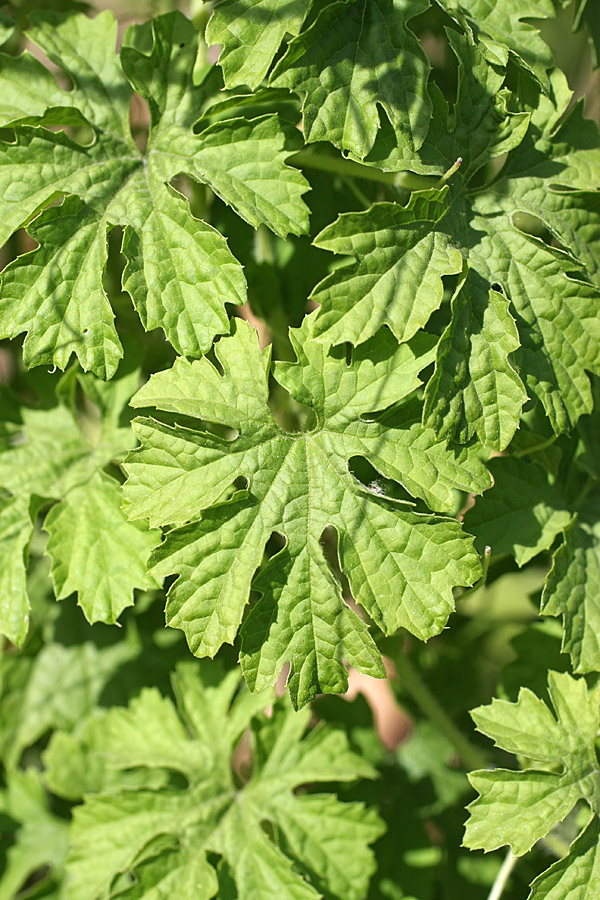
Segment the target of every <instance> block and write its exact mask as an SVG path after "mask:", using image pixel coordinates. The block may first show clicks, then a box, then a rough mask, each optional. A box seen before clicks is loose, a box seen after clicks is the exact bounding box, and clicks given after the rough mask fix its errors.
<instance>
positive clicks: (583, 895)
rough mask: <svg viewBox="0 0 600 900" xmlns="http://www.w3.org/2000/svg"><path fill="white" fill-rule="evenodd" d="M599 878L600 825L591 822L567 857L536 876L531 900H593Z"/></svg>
mask: <svg viewBox="0 0 600 900" xmlns="http://www.w3.org/2000/svg"><path fill="white" fill-rule="evenodd" d="M599 878H600V823H599V822H598V819H597V818H594V819H593V820H592V821H591V822H590V824H589V825H588V827H587V828H586V829H585V831H584V832H583V834H581V835H580V836H579V837H578V838H577V840H576V841H575V842H574V843H573V844H572V845H571V848H570V850H569V853H568V854H567V856H565V857H564V858H563V859H559V860H558V862H555V863H554V865H552V866H550V868H549V869H547V870H546V871H545V872H543V873H542V874H541V875H539V876H538V877H537V878H536V879H535V881H534V882H533V883H532V885H531V894H530V900H564V898H565V897H568V898H569V900H593V898H594V892H595V891H596V885H597V884H598V879H599Z"/></svg>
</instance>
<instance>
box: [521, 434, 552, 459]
mask: <svg viewBox="0 0 600 900" xmlns="http://www.w3.org/2000/svg"><path fill="white" fill-rule="evenodd" d="M557 437H558V435H557V434H553V435H552V436H551V437H549V438H547V439H546V440H545V441H541V442H540V443H539V444H534V445H533V447H524V448H523V450H517V451H516V452H515V453H511V456H514V457H515V458H516V459H522V458H523V457H524V456H531V455H532V454H533V453H539V452H540V450H545V449H546V447H551V446H552V444H553V443H554V441H555V440H556V439H557Z"/></svg>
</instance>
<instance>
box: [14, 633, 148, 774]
mask: <svg viewBox="0 0 600 900" xmlns="http://www.w3.org/2000/svg"><path fill="white" fill-rule="evenodd" d="M135 652H136V651H135V648H134V647H133V646H132V645H131V644H129V643H128V642H126V641H123V642H122V643H119V644H116V645H114V646H112V647H111V646H108V647H103V648H98V647H96V646H95V645H94V644H93V643H91V641H84V642H82V643H79V644H74V645H73V646H63V645H62V644H58V643H53V642H48V643H46V644H45V645H44V646H43V647H42V649H41V650H40V652H39V653H38V654H37V655H36V656H35V657H34V658H33V660H31V659H29V658H28V657H26V656H22V655H19V656H10V657H6V658H5V659H3V662H2V675H3V680H4V682H5V685H3V687H4V686H5V687H6V690H4V691H3V692H2V694H0V712H1V713H2V721H3V730H4V731H5V732H8V737H9V740H8V741H7V748H6V754H5V756H4V762H5V764H6V765H7V766H8V767H11V768H14V767H15V766H16V765H17V764H18V763H19V760H20V758H21V755H22V753H23V751H24V750H25V749H26V748H27V747H30V746H32V745H33V744H35V743H36V741H38V740H39V739H40V738H42V737H44V736H45V735H46V734H47V733H48V732H49V731H52V730H54V729H61V730H62V731H63V732H64V731H72V730H73V729H74V728H76V727H77V726H79V725H80V724H81V722H82V721H84V719H85V718H86V716H88V715H89V714H90V713H91V712H92V710H93V709H94V707H95V705H96V704H97V703H98V700H99V698H100V695H101V693H102V691H103V690H104V688H105V686H106V684H107V682H108V681H110V679H111V678H112V677H113V676H114V674H115V672H116V671H117V669H118V667H119V666H121V665H123V664H124V663H126V662H128V661H129V660H131V659H132V658H133V657H134V656H135ZM19 680H23V684H22V685H20V689H19V690H18V691H16V692H12V691H11V690H10V687H11V684H13V683H14V682H16V681H19ZM11 722H12V726H11Z"/></svg>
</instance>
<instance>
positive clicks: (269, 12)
mask: <svg viewBox="0 0 600 900" xmlns="http://www.w3.org/2000/svg"><path fill="white" fill-rule="evenodd" d="M308 6H309V0H221V2H220V3H218V4H217V6H216V8H215V9H214V11H213V14H212V16H211V18H210V19H209V22H208V25H207V28H206V40H207V42H208V43H209V44H219V45H220V46H221V52H220V55H219V65H220V66H221V68H222V69H223V77H224V79H225V85H226V87H228V88H231V87H237V86H238V85H247V86H248V87H250V88H253V89H254V88H257V87H258V85H259V84H260V82H261V81H262V80H263V78H264V77H265V75H266V74H267V72H268V70H269V67H270V65H271V63H272V62H273V59H274V58H275V55H276V53H277V51H278V50H279V47H280V45H281V42H282V40H283V39H284V37H285V36H286V34H290V35H295V34H298V32H299V31H300V28H301V27H302V23H303V21H304V17H305V16H306V13H307V11H308Z"/></svg>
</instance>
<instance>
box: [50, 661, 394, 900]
mask: <svg viewBox="0 0 600 900" xmlns="http://www.w3.org/2000/svg"><path fill="white" fill-rule="evenodd" d="M237 684H238V676H237V675H236V673H234V672H231V673H229V674H228V676H227V677H226V678H225V679H224V680H223V681H222V682H221V683H220V684H218V685H216V686H213V687H210V686H209V685H208V684H203V683H202V681H201V679H200V677H199V675H198V670H197V667H194V668H192V667H187V668H185V667H184V668H180V669H179V670H178V673H177V675H176V677H175V682H174V685H175V689H176V693H177V696H178V706H179V711H178V712H177V711H176V709H175V707H174V706H173V703H172V701H171V700H170V699H168V698H166V697H161V696H160V694H159V693H158V692H157V691H156V690H155V689H148V690H146V691H144V692H142V694H141V695H140V696H139V697H138V698H137V699H135V700H134V701H132V703H131V704H130V706H129V708H128V709H114V710H112V711H111V712H109V713H108V714H107V716H106V717H105V718H104V720H103V721H104V732H103V733H102V732H100V731H97V732H96V743H95V744H94V745H90V746H89V747H88V750H87V753H88V758H89V759H90V762H93V759H94V757H95V755H101V756H104V757H105V758H108V760H109V761H110V762H111V765H112V766H113V769H116V770H117V771H120V772H121V778H124V777H125V776H126V770H128V769H131V768H132V767H138V768H139V767H141V769H142V775H145V777H146V778H151V775H152V770H153V769H154V768H156V767H160V768H162V767H165V766H166V767H168V768H169V769H175V770H177V771H179V772H181V773H183V774H184V775H185V776H186V778H187V780H188V786H187V787H186V788H183V789H182V788H176V787H174V786H173V785H170V784H168V783H166V784H164V785H163V786H162V787H157V788H154V789H152V788H151V787H150V786H149V785H148V787H143V786H140V787H139V789H138V790H136V791H132V790H127V788H126V786H125V785H124V786H123V787H120V786H119V785H118V783H117V784H114V785H113V786H112V788H111V790H110V791H109V792H105V793H98V794H92V795H90V796H87V797H86V798H85V800H84V803H83V805H82V806H79V807H77V808H76V811H75V818H74V825H73V830H72V840H71V848H70V853H69V858H68V861H67V872H68V875H69V879H70V881H69V885H70V896H71V897H73V898H74V900H84V898H89V900H94V898H96V897H99V896H110V897H112V896H115V895H116V893H118V894H119V896H126V897H128V898H131V900H132V898H134V897H140V896H153V895H154V892H156V891H158V892H160V893H162V892H163V891H165V890H169V891H170V890H177V891H178V892H180V891H182V892H183V894H182V896H185V897H188V896H189V897H192V896H194V897H198V896H200V897H205V898H207V900H208V898H210V897H213V896H216V894H217V890H218V882H217V877H216V873H215V869H214V862H213V855H214V854H218V856H219V857H221V860H222V862H221V866H220V869H221V868H222V866H223V864H226V865H227V867H228V869H229V871H230V873H231V878H232V879H233V881H234V883H235V886H236V890H237V896H239V897H240V900H248V898H257V900H258V898H259V897H270V896H273V897H275V896H286V897H294V898H296V897H297V898H307V900H308V898H312V897H314V898H316V897H318V896H320V891H321V890H322V889H326V890H328V891H329V893H330V894H331V895H332V896H335V897H340V898H341V897H345V896H349V897H351V898H356V900H358V898H359V897H362V896H364V892H365V890H366V888H367V884H368V880H369V877H370V874H371V872H372V870H373V857H372V853H371V851H370V849H369V846H368V845H369V844H370V843H372V842H373V841H374V840H375V838H376V837H377V836H378V835H379V834H380V832H381V823H380V821H379V819H378V817H377V816H376V815H375V814H373V813H371V812H370V811H368V810H365V809H364V807H363V806H362V805H361V804H358V803H340V802H339V801H338V800H337V799H336V798H335V796H334V795H331V794H301V795H299V796H297V795H296V794H295V793H294V792H293V791H294V788H297V787H299V786H301V785H303V784H306V783H307V781H312V782H323V781H339V780H344V781H346V780H347V781H353V780H355V779H356V778H358V777H372V775H373V772H372V771H371V769H370V767H369V766H368V765H367V764H365V763H364V762H363V761H362V760H361V759H360V757H358V756H356V755H355V754H353V753H352V752H351V751H350V750H349V748H348V746H347V743H346V740H345V737H344V736H343V735H342V733H341V732H339V731H338V732H336V731H332V730H327V729H316V730H314V731H312V732H310V733H309V734H308V735H307V736H306V737H303V735H304V732H305V730H306V727H307V724H308V712H307V713H306V714H294V713H293V712H292V711H291V710H290V709H289V708H286V706H285V704H283V703H281V701H280V702H279V703H278V704H277V705H276V706H275V709H274V711H273V717H272V719H270V720H269V719H266V718H265V717H264V716H260V717H258V716H257V713H258V711H259V709H260V706H259V704H258V703H257V702H253V703H251V704H248V701H247V695H244V694H241V695H240V694H238V695H237V696H234V695H235V691H236V688H237ZM257 699H258V698H257ZM268 699H269V698H267V697H265V696H264V695H263V697H262V698H261V701H260V702H262V704H263V705H264V704H265V703H266V702H268ZM200 710H202V714H201V713H200ZM204 713H206V718H205V717H204ZM251 722H252V723H253V738H252V743H251V750H252V755H253V768H252V774H251V776H249V778H248V779H247V780H246V781H245V783H243V784H242V785H241V786H237V787H236V784H235V781H234V776H233V772H232V770H231V766H230V761H231V756H232V753H233V751H234V748H235V745H236V743H237V740H238V738H239V735H240V732H242V731H244V730H245V729H246V728H247V726H248V725H249V724H250V723H251ZM140 728H141V729H142V731H141V733H140V730H139V729H140ZM165 729H168V731H167V730H165ZM167 734H169V738H167V737H166V735H167ZM342 818H344V821H345V822H346V823H351V827H349V828H344V833H343V835H341V834H340V832H339V830H336V829H334V828H332V827H331V825H330V823H334V822H337V823H339V821H341V819H342ZM263 823H269V826H270V827H269V829H268V830H267V829H265V828H264V827H263ZM321 824H323V826H324V830H323V832H322V834H321V843H320V846H317V845H316V844H315V843H313V842H311V839H310V836H309V835H308V834H307V833H306V830H307V829H311V828H315V827H319V828H320V826H321ZM280 834H281V835H282V837H281V838H279V835H280ZM116 835H118V836H119V840H115V836H116ZM92 848H94V852H93V853H91V854H90V850H91V849H92ZM348 866H349V867H350V868H349V869H348V868H347V867H348ZM301 871H302V872H303V873H304V875H301V874H300V872H301ZM350 871H351V872H352V873H353V876H354V877H353V878H352V883H351V884H350V886H349V890H350V893H349V894H348V895H346V894H345V893H344V891H345V889H346V887H347V886H348V877H347V875H345V874H344V873H346V872H350ZM127 872H131V873H132V875H133V878H131V879H129V885H127V883H125V884H123V885H122V887H123V888H125V893H124V894H121V893H120V888H119V887H118V885H119V878H120V877H122V875H123V874H124V873H127Z"/></svg>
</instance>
